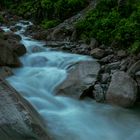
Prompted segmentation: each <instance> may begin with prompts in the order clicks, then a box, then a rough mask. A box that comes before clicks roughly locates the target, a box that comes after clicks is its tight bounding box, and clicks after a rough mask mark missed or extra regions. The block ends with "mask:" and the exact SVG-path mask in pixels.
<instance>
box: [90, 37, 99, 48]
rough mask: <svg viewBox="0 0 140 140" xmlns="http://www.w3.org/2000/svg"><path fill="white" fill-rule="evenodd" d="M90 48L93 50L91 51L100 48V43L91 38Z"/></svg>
mask: <svg viewBox="0 0 140 140" xmlns="http://www.w3.org/2000/svg"><path fill="white" fill-rule="evenodd" d="M89 47H90V48H91V50H92V49H94V48H98V47H99V43H98V41H97V40H96V39H95V38H91V41H90V44H89Z"/></svg>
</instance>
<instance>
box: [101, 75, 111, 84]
mask: <svg viewBox="0 0 140 140" xmlns="http://www.w3.org/2000/svg"><path fill="white" fill-rule="evenodd" d="M109 79H110V75H109V73H103V74H102V79H101V82H102V83H103V84H106V83H107V82H108V81H109Z"/></svg>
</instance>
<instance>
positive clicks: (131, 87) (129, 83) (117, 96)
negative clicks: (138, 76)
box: [106, 71, 137, 107]
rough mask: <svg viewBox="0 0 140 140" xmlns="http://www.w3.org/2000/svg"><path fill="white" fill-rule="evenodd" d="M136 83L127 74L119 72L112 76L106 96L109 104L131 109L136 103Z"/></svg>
mask: <svg viewBox="0 0 140 140" xmlns="http://www.w3.org/2000/svg"><path fill="white" fill-rule="evenodd" d="M136 97H137V85H136V82H135V81H134V80H133V79H132V78H131V77H130V76H129V75H128V74H127V73H125V72H123V71H117V72H115V73H114V74H113V75H112V79H111V83H110V86H109V89H108V91H107V94H106V100H107V102H109V103H112V104H116V105H119V106H122V107H131V106H133V104H134V103H135V101H136Z"/></svg>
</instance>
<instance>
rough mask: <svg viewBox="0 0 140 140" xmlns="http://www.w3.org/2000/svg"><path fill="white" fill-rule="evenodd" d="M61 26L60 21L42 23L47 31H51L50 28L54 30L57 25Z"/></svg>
mask: <svg viewBox="0 0 140 140" xmlns="http://www.w3.org/2000/svg"><path fill="white" fill-rule="evenodd" d="M58 24H59V21H58V20H44V21H43V22H42V23H41V26H42V27H43V28H45V29H49V28H53V27H55V26H56V25H58Z"/></svg>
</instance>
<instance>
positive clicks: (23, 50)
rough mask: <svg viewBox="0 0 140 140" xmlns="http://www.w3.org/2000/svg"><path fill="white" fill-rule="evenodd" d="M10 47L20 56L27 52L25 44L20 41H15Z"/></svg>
mask: <svg viewBox="0 0 140 140" xmlns="http://www.w3.org/2000/svg"><path fill="white" fill-rule="evenodd" d="M11 48H12V49H13V51H14V52H15V53H16V54H17V55H18V56H22V55H24V54H25V53H26V52H27V50H26V48H25V46H24V45H23V44H21V43H15V44H14V45H13V46H11Z"/></svg>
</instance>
